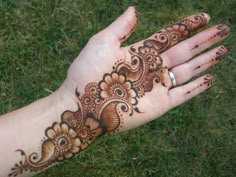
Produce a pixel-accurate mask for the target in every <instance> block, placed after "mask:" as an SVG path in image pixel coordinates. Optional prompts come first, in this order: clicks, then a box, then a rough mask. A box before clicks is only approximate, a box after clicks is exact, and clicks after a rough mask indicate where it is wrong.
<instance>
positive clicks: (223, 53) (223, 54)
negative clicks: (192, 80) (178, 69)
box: [194, 46, 227, 70]
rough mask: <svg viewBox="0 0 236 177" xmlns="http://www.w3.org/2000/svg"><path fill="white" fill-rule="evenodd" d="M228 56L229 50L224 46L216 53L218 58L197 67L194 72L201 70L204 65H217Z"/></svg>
mask: <svg viewBox="0 0 236 177" xmlns="http://www.w3.org/2000/svg"><path fill="white" fill-rule="evenodd" d="M226 55H227V49H226V48H225V47H224V46H221V47H220V48H218V50H217V52H216V57H215V58H213V59H211V60H210V61H208V62H206V63H203V64H201V65H199V66H197V67H196V68H194V70H197V69H199V68H201V67H202V66H204V65H208V64H210V63H217V62H219V61H221V60H223V59H224V58H225V57H226Z"/></svg>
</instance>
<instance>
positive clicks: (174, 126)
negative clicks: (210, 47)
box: [0, 0, 236, 177]
mask: <svg viewBox="0 0 236 177" xmlns="http://www.w3.org/2000/svg"><path fill="white" fill-rule="evenodd" d="M129 5H135V6H136V7H137V9H138V12H139V25H138V27H137V30H136V31H135V33H134V34H133V35H132V37H131V38H130V39H129V40H128V41H127V42H125V44H130V43H133V42H135V41H138V40H141V39H144V38H145V37H147V36H149V35H151V34H152V33H153V32H155V31H157V30H158V29H160V28H161V27H163V26H166V25H168V24H170V23H173V22H174V21H176V20H178V19H180V18H183V17H185V16H188V15H191V14H193V13H196V12H201V11H203V12H206V13H208V14H210V15H211V19H212V20H211V22H210V24H209V26H211V25H215V24H218V23H224V24H227V25H229V26H230V27H231V35H230V37H229V38H227V39H226V40H225V41H224V42H223V43H224V44H225V45H226V46H227V48H228V49H229V51H230V52H229V56H228V57H227V59H226V60H225V61H223V62H222V63H221V64H219V65H217V66H215V67H213V68H211V69H210V70H208V71H207V73H211V74H214V75H215V76H216V83H215V85H214V87H213V88H211V89H210V90H208V91H207V92H205V93H203V94H201V95H200V96H198V97H196V98H194V99H192V100H191V101H189V102H187V103H185V104H184V105H182V106H180V107H178V108H175V109H174V110H171V111H170V112H168V113H167V114H165V115H164V116H162V117H161V118H159V119H157V120H155V121H153V122H151V123H148V124H146V125H144V126H141V127H139V128H137V129H134V130H131V131H128V132H124V133H121V134H118V135H113V136H106V137H102V138H100V139H98V140H97V141H95V143H93V144H92V145H91V146H90V147H89V148H88V149H87V150H86V151H83V152H81V153H80V154H79V155H78V156H76V157H74V158H73V159H72V160H69V161H65V162H64V163H62V164H60V165H58V166H55V167H53V168H51V169H48V170H47V171H45V172H43V173H41V174H38V175H37V176H38V177H79V176H85V177H98V176H99V177H136V176H137V177H146V176H147V177H157V176H158V177H159V176H160V177H234V176H235V175H236V38H235V37H236V1H235V0H221V1H216V0H205V1H204V0H202V1H201V0H192V1H190V0H148V1H144V0H142V1H141V0H129V1H128V0H119V1H118V0H117V1H115V0H96V1H95V0H90V1H83V0H50V1H38V0H18V1H17V0H0V114H4V113H6V112H9V111H12V110H15V109H17V108H20V107H23V106H25V105H27V104H29V103H31V102H33V101H35V100H37V99H39V98H42V97H44V96H47V95H49V94H50V92H51V91H55V90H56V89H57V88H58V87H59V86H60V84H61V83H62V82H63V80H64V79H65V76H66V72H67V69H68V67H69V65H70V63H71V62H72V61H73V59H74V58H75V57H76V56H77V55H78V54H79V52H80V51H81V50H82V48H83V47H84V46H85V44H86V43H87V41H88V40H89V38H90V37H91V36H92V35H94V34H96V33H97V32H98V31H100V30H102V29H103V28H104V27H106V26H107V25H108V24H110V23H111V22H112V21H113V20H114V19H115V18H116V17H118V16H119V15H120V14H121V13H122V12H123V11H124V10H125V9H126V8H127V7H128V6H129ZM153 104H155V103H153ZM13 131H14V130H13Z"/></svg>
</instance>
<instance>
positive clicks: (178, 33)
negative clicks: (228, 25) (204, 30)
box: [145, 13, 208, 53]
mask: <svg viewBox="0 0 236 177" xmlns="http://www.w3.org/2000/svg"><path fill="white" fill-rule="evenodd" d="M207 23H208V21H207V19H206V18H205V15H204V13H199V14H196V15H194V16H191V17H189V18H185V19H182V20H180V21H178V22H176V23H175V24H173V25H171V26H169V27H167V28H165V29H163V30H161V31H159V32H157V33H155V34H154V39H148V40H146V41H145V44H146V46H153V47H154V48H155V49H156V50H157V51H158V52H159V53H160V52H163V51H165V50H167V49H169V48H170V47H172V46H174V45H175V44H177V43H178V42H179V41H180V40H182V39H184V38H185V37H186V36H187V35H189V33H190V32H192V31H194V30H196V29H198V28H201V27H203V26H205V25H206V24H207Z"/></svg>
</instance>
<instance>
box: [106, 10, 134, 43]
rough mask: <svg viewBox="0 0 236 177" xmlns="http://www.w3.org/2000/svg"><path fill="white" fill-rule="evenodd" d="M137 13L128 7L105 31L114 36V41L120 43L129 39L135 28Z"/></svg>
mask: <svg viewBox="0 0 236 177" xmlns="http://www.w3.org/2000/svg"><path fill="white" fill-rule="evenodd" d="M137 22H138V18H137V12H136V10H135V8H134V7H133V6H130V7H129V8H128V9H127V10H126V11H125V12H124V13H123V14H122V15H121V16H120V17H118V18H117V19H116V20H115V21H114V22H113V23H112V24H110V25H109V26H108V27H107V28H106V29H105V31H106V30H107V31H109V32H110V33H111V34H113V35H115V36H114V37H115V39H116V40H118V41H119V42H120V43H121V42H123V41H125V40H126V39H128V38H129V36H130V35H131V34H132V33H133V31H134V30H135V27H136V26H137Z"/></svg>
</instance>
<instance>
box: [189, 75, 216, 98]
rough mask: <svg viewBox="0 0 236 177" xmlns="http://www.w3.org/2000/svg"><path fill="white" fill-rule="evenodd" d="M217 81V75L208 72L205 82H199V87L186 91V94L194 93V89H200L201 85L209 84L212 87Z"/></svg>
mask: <svg viewBox="0 0 236 177" xmlns="http://www.w3.org/2000/svg"><path fill="white" fill-rule="evenodd" d="M214 82H215V77H214V76H213V75H211V74H207V75H206V76H205V77H204V78H203V82H202V83H201V84H199V85H198V86H197V87H195V88H193V89H192V90H189V91H187V92H186V93H185V95H187V94H190V93H192V92H193V91H194V90H196V89H199V88H200V87H203V86H207V87H210V86H212V85H213V84H214Z"/></svg>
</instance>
